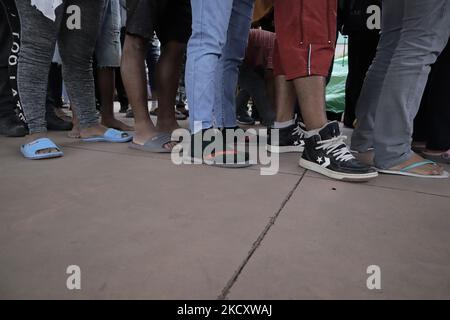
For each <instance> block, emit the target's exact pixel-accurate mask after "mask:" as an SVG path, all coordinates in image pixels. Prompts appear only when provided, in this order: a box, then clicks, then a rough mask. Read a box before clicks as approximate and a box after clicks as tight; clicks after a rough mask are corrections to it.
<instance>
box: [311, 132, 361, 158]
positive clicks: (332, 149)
mask: <svg viewBox="0 0 450 320" xmlns="http://www.w3.org/2000/svg"><path fill="white" fill-rule="evenodd" d="M346 139H347V137H346V136H339V137H336V138H332V139H329V140H323V141H319V142H318V144H319V146H317V147H316V150H321V149H323V150H325V151H326V153H327V155H329V154H330V153H331V154H333V156H334V157H336V160H339V161H350V160H353V159H355V157H354V156H353V155H352V153H351V152H350V151H349V150H348V148H347V146H346V145H345V140H346Z"/></svg>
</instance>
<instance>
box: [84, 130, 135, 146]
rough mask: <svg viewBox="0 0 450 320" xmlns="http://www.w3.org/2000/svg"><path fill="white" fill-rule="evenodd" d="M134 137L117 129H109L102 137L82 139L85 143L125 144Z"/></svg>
mask: <svg viewBox="0 0 450 320" xmlns="http://www.w3.org/2000/svg"><path fill="white" fill-rule="evenodd" d="M132 139H133V136H132V135H130V134H129V133H126V132H123V131H119V130H116V129H108V130H106V132H105V133H104V134H103V135H102V136H95V137H91V138H85V139H81V141H84V142H112V143H124V142H130V141H131V140H132Z"/></svg>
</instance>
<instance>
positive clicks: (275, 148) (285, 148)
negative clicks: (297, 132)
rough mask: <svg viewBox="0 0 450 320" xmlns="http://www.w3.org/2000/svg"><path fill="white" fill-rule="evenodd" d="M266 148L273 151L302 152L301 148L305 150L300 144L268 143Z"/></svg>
mask: <svg viewBox="0 0 450 320" xmlns="http://www.w3.org/2000/svg"><path fill="white" fill-rule="evenodd" d="M266 150H267V151H269V152H273V153H302V152H303V150H305V147H304V146H301V145H298V146H283V147H279V146H271V145H270V144H268V145H267V146H266Z"/></svg>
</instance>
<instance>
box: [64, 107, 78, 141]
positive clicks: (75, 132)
mask: <svg viewBox="0 0 450 320" xmlns="http://www.w3.org/2000/svg"><path fill="white" fill-rule="evenodd" d="M71 109H72V110H73V108H71ZM67 135H68V136H69V138H73V139H80V138H81V136H80V122H79V121H78V117H77V115H76V113H75V112H73V111H72V130H70V132H69V133H68V134H67Z"/></svg>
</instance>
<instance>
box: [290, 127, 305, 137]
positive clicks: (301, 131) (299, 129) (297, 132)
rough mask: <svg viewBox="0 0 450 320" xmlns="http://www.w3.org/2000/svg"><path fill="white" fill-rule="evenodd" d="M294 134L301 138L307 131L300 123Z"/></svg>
mask: <svg viewBox="0 0 450 320" xmlns="http://www.w3.org/2000/svg"><path fill="white" fill-rule="evenodd" d="M292 135H293V136H299V137H300V139H301V138H303V137H304V136H305V132H304V131H303V129H302V128H301V127H300V125H298V126H297V127H296V128H295V129H294V131H292Z"/></svg>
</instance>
